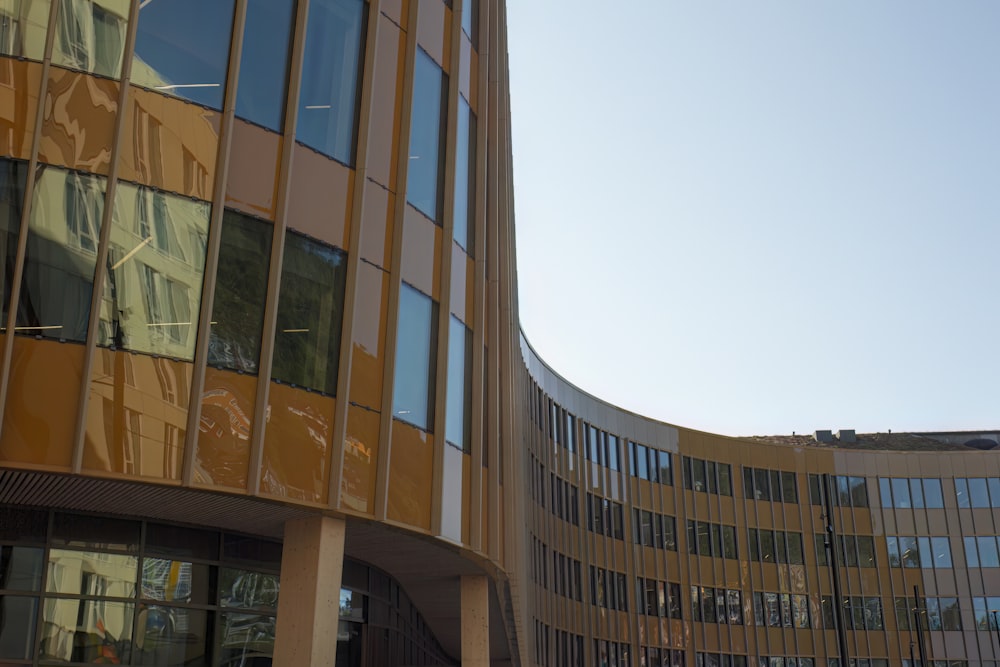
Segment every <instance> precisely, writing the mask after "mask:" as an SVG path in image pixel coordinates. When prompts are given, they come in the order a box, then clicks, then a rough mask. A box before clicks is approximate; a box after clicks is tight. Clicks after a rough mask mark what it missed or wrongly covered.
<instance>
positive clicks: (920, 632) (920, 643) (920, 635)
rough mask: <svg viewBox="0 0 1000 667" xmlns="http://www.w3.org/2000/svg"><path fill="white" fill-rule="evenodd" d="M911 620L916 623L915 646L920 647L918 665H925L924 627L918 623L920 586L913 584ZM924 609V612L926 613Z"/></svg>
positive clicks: (922, 666)
mask: <svg viewBox="0 0 1000 667" xmlns="http://www.w3.org/2000/svg"><path fill="white" fill-rule="evenodd" d="M913 600H914V602H913V621H914V623H916V625H917V648H918V649H920V667H925V665H927V656H926V655H925V654H924V628H923V626H922V625H921V624H920V609H921V608H920V606H919V604H920V586H917V585H914V586H913ZM926 611H927V610H926V609H925V610H924V612H925V613H926Z"/></svg>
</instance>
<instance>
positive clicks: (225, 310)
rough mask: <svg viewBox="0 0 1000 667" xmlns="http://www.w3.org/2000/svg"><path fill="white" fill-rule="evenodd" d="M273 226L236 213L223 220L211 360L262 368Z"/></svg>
mask: <svg viewBox="0 0 1000 667" xmlns="http://www.w3.org/2000/svg"><path fill="white" fill-rule="evenodd" d="M271 231H272V226H271V225H269V224H267V223H265V222H262V221H260V220H257V219H255V218H251V217H249V216H246V215H242V214H240V213H236V212H235V211H230V210H227V211H226V212H225V215H224V216H223V218H222V241H221V245H220V248H219V269H218V274H217V276H216V283H215V300H214V302H213V304H212V325H211V330H210V334H209V341H208V363H209V364H211V365H212V366H218V367H220V368H231V369H233V370H237V371H243V372H246V373H256V372H257V362H258V359H259V358H260V337H261V329H262V328H263V325H264V301H265V297H266V296H267V272H268V266H269V264H270V257H271Z"/></svg>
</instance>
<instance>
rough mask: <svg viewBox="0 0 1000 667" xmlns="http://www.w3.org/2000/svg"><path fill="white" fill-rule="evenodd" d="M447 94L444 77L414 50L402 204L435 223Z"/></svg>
mask: <svg viewBox="0 0 1000 667" xmlns="http://www.w3.org/2000/svg"><path fill="white" fill-rule="evenodd" d="M447 94H448V76H447V75H446V74H445V73H444V72H442V71H441V68H440V67H438V65H437V63H435V62H434V60H432V59H431V57H430V56H429V55H427V53H425V52H424V51H423V50H422V49H418V50H417V60H416V63H415V65H414V72H413V107H412V117H411V120H410V153H409V156H410V166H409V171H408V172H407V176H406V201H408V202H409V203H410V204H412V205H413V206H414V207H416V209H417V210H418V211H420V212H421V213H423V214H424V215H426V216H427V217H428V218H430V219H431V220H433V221H434V222H438V223H439V222H441V209H442V206H441V204H442V199H441V191H442V189H443V178H444V169H443V164H442V163H443V161H444V138H445V137H444V135H445V133H444V128H445V116H446V114H445V109H446V108H447V107H446V103H447V102H446V96H447Z"/></svg>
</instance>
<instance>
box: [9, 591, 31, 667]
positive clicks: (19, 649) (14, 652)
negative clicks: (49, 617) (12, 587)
mask: <svg viewBox="0 0 1000 667" xmlns="http://www.w3.org/2000/svg"><path fill="white" fill-rule="evenodd" d="M37 609H38V600H37V599H36V598H28V597H18V596H11V595H8V596H0V621H2V622H0V660H28V659H30V658H31V657H32V655H31V654H32V647H33V645H34V642H35V617H36V615H37Z"/></svg>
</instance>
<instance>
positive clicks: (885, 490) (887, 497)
mask: <svg viewBox="0 0 1000 667" xmlns="http://www.w3.org/2000/svg"><path fill="white" fill-rule="evenodd" d="M878 493H879V496H881V498H882V507H892V506H893V504H892V480H890V479H887V478H885V477H880V478H879V480H878Z"/></svg>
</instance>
